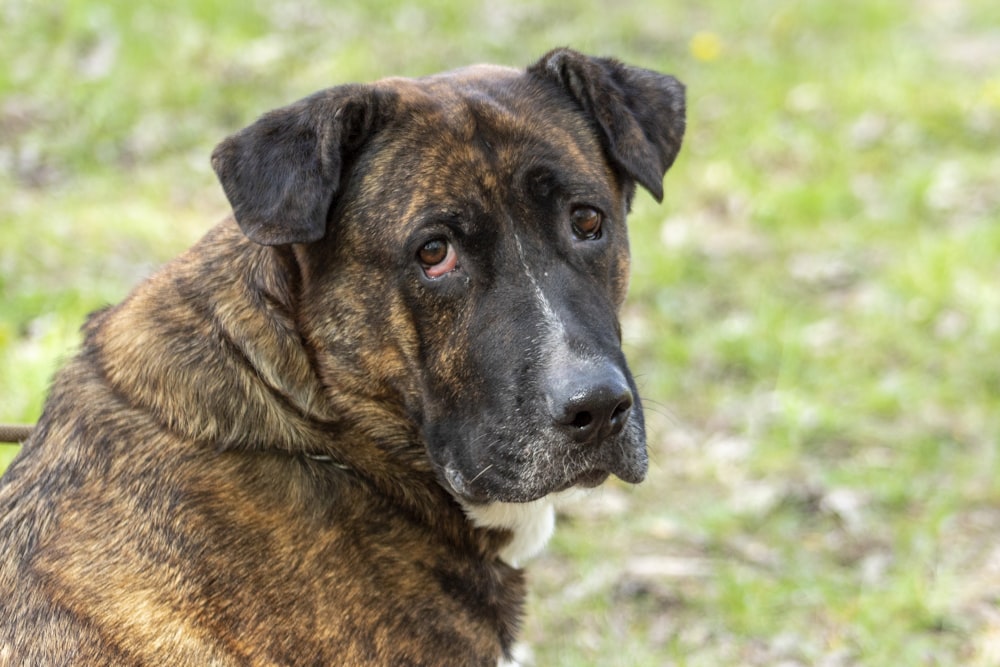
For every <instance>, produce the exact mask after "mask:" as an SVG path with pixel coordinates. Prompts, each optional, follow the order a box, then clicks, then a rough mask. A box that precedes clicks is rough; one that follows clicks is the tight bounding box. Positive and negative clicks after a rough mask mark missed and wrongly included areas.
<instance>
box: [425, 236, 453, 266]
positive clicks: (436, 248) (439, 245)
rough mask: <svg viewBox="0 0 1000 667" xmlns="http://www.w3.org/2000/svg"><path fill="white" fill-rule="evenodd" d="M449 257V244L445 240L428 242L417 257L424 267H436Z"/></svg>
mask: <svg viewBox="0 0 1000 667" xmlns="http://www.w3.org/2000/svg"><path fill="white" fill-rule="evenodd" d="M447 256H448V242H447V241H445V240H444V239H434V240H433V241H428V242H427V243H425V244H424V245H423V247H421V248H420V252H418V253H417V257H418V258H419V259H420V263H421V264H423V265H424V266H434V265H435V264H440V263H441V262H443V261H444V258H445V257H447Z"/></svg>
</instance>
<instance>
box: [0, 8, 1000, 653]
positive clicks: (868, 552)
mask: <svg viewBox="0 0 1000 667" xmlns="http://www.w3.org/2000/svg"><path fill="white" fill-rule="evenodd" d="M345 5H347V3H334V2H323V1H322V0H283V1H281V2H264V1H258V2H245V3H239V4H238V5H237V4H236V3H232V5H231V6H230V4H229V3H225V2H223V1H222V0H171V1H170V2H164V1H163V0H153V1H151V2H144V3H133V2H130V1H125V0H116V1H114V2H102V3H98V2H93V3H89V2H74V1H68V0H56V1H55V2H41V1H40V0H9V1H7V2H4V3H3V4H2V5H0V24H2V25H3V26H4V28H3V30H2V32H3V38H2V39H0V62H2V63H3V65H2V66H0V422H3V421H6V422H10V421H29V422H30V421H32V420H34V419H36V418H37V417H38V415H39V412H40V409H41V404H42V400H43V397H44V394H45V391H46V386H47V383H48V382H49V379H50V378H51V375H52V373H53V370H54V369H55V367H56V366H57V365H58V364H59V363H60V361H61V360H63V359H65V358H66V356H67V355H69V354H71V353H72V350H73V349H74V346H75V345H76V344H77V342H78V334H77V330H78V327H79V326H80V324H81V322H82V320H83V318H84V316H85V314H86V313H87V312H89V311H91V310H93V309H95V308H98V307H100V306H102V305H104V304H107V303H110V302H115V301H117V300H119V299H121V298H122V297H123V296H124V295H125V294H126V292H127V290H128V289H129V288H130V286H131V285H133V284H134V283H136V282H137V281H139V280H141V279H142V278H143V277H144V276H145V275H147V274H148V273H149V272H150V271H151V270H152V269H153V268H154V267H155V266H156V265H157V264H159V263H161V262H163V261H165V260H167V259H168V258H170V257H171V256H172V255H174V254H176V253H177V252H179V251H180V250H181V249H183V248H184V247H186V246H187V245H189V244H190V243H191V242H193V241H194V240H195V239H196V238H198V236H199V235H200V234H202V233H203V232H204V231H205V230H207V229H208V228H209V227H210V226H211V225H212V224H213V223H214V222H215V221H217V220H218V219H219V218H221V217H222V216H223V215H225V214H226V213H227V207H226V203H225V200H224V198H223V196H222V194H221V191H220V189H219V187H218V186H217V185H216V183H215V181H214V177H213V175H212V173H211V170H210V167H209V163H208V155H209V153H210V152H211V149H212V147H213V145H214V144H215V143H216V142H217V141H218V140H220V139H221V138H222V137H224V136H225V135H226V134H228V133H229V132H231V131H233V130H236V129H238V128H239V127H242V126H243V125H245V124H247V123H248V122H250V121H251V120H252V119H253V118H255V117H256V116H257V115H258V114H260V113H261V112H263V111H265V110H267V109H269V108H272V107H275V106H278V105H280V104H284V103H286V102H290V101H292V100H294V99H297V98H299V97H302V96H304V95H306V94H308V93H310V92H312V91H313V90H315V89H318V88H322V87H326V86H329V85H333V84H337V83H343V82H348V81H364V80H370V79H373V78H377V77H381V76H386V75H394V74H403V75H420V74H425V73H431V72H434V71H438V70H441V69H446V68H452V67H456V66H459V65H463V64H468V63H471V62H481V61H491V62H500V63H505V64H513V65H526V64H529V63H530V62H532V61H533V60H534V59H535V58H537V57H538V56H539V55H541V54H542V53H543V52H544V51H546V50H548V49H549V48H550V47H553V46H558V45H570V46H574V47H576V48H578V49H580V50H584V51H587V52H591V53H596V54H603V55H615V56H618V57H620V58H622V59H623V60H626V61H628V62H630V63H635V64H641V65H644V66H646V67H650V68H655V69H659V70H662V71H666V72H671V73H673V74H675V75H676V76H678V77H679V78H680V79H682V80H683V81H684V82H685V83H686V84H687V85H688V92H689V104H690V106H689V133H688V136H687V138H686V141H685V146H684V148H683V150H682V153H681V157H680V159H679V160H678V162H677V164H676V166H675V167H674V168H673V170H672V171H671V172H670V173H668V175H667V179H666V191H667V195H666V199H665V202H664V204H663V205H662V206H657V205H656V204H655V203H654V202H653V201H652V199H651V198H649V197H648V196H647V195H641V196H640V199H639V201H638V203H637V206H636V211H635V213H634V216H633V223H632V234H633V251H634V258H635V264H634V280H633V285H632V293H631V297H630V301H629V304H628V306H627V308H626V311H625V313H624V324H625V328H626V338H627V351H628V353H629V355H630V359H631V361H632V366H633V369H634V370H635V371H636V373H637V374H638V376H639V381H640V383H641V389H642V390H643V392H644V395H645V400H646V404H647V410H648V420H649V422H650V424H649V426H650V448H651V457H652V468H651V474H650V476H649V479H648V480H647V482H646V483H645V484H644V485H642V486H640V487H638V488H627V487H625V486H624V485H615V484H610V485H608V486H606V487H604V488H603V489H601V490H599V491H597V492H595V493H593V494H592V495H591V496H589V497H588V498H586V499H585V500H583V501H581V502H580V503H579V504H578V505H574V506H572V507H569V508H567V509H566V514H565V516H563V517H562V519H561V526H560V530H559V531H558V533H557V536H556V539H555V540H554V542H553V544H552V545H551V547H550V549H549V550H548V551H547V553H546V554H545V555H544V556H542V557H540V558H538V559H537V560H536V561H535V562H533V563H532V564H531V567H530V570H529V576H530V579H531V585H532V591H533V592H532V597H531V603H530V609H529V617H528V619H527V621H526V632H525V635H526V639H527V640H528V641H529V643H530V644H531V645H532V647H533V651H534V664H537V665H538V666H540V667H541V666H544V667H548V666H551V665H621V666H633V665H692V666H693V665H704V666H716V665H761V666H763V665H823V666H827V667H837V666H846V665H885V666H887V667H889V666H892V667H896V666H899V665H983V666H985V665H997V664H1000V602H998V601H1000V456H998V438H1000V435H998V434H1000V3H997V2H993V1H988V0H982V1H978V2H974V1H972V0H969V1H966V2H961V1H959V0H954V1H947V0H919V1H909V0H896V1H893V0H870V1H868V2H865V3H860V2H859V3H843V2H835V1H834V0H802V1H800V2H791V1H786V2H782V1H779V0H751V1H749V2H744V3H731V2H724V1H723V0H707V1H705V2H699V3H694V2H690V3H680V2H666V1H664V0H620V1H618V2H614V3H611V2H603V3H602V2H598V1H597V0H589V1H583V2H569V0H548V1H546V0H541V1H540V0H531V1H528V0H508V1H506V2H503V3H500V2H483V1H477V0H473V1H471V2H470V1H465V0H462V1H459V0H432V1H431V2H427V3H422V4H417V3H412V4H411V3H406V2H391V1H389V0H375V1H374V2H365V3H360V2H358V3H352V6H346V7H345ZM12 455H13V448H12V447H3V446H0V469H2V467H3V466H4V465H5V464H6V461H8V460H9V458H10V457H11V456H12Z"/></svg>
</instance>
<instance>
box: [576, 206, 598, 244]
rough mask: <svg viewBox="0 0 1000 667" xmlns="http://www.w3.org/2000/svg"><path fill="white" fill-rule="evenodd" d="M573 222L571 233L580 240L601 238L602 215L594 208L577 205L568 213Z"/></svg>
mask: <svg viewBox="0 0 1000 667" xmlns="http://www.w3.org/2000/svg"><path fill="white" fill-rule="evenodd" d="M570 220H571V222H572V223H573V234H574V235H575V236H576V238H578V239H580V240H581V241H593V240H595V239H599V238H601V223H602V222H603V221H604V216H603V215H602V214H601V212H600V211H598V210H597V209H596V208H592V207H590V206H577V207H576V208H574V209H573V211H572V212H571V213H570Z"/></svg>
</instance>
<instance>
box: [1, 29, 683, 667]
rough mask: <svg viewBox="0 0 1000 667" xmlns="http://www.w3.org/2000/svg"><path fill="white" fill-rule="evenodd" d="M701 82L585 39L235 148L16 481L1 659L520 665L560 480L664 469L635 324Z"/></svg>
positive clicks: (75, 371) (92, 326)
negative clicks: (635, 370)
mask: <svg viewBox="0 0 1000 667" xmlns="http://www.w3.org/2000/svg"><path fill="white" fill-rule="evenodd" d="M683 132H684V92H683V87H682V86H681V85H680V84H679V83H678V82H677V81H676V80H675V79H674V78H672V77H670V76H664V75H661V74H657V73H655V72H651V71H648V70H643V69H639V68H635V67H630V66H626V65H623V64H621V63H619V62H617V61H615V60H610V59H597V58H590V57H586V56H583V55H581V54H578V53H575V52H573V51H570V50H565V49H564V50H557V51H553V52H552V53H549V54H548V55H546V56H545V57H543V58H542V59H541V60H540V61H539V62H537V63H536V64H534V65H532V66H531V67H529V68H528V69H527V70H526V71H517V70H512V69H506V68H500V67H492V66H477V67H470V68H467V69H462V70H458V71H455V72H450V73H446V74H441V75H437V76H431V77H427V78H422V79H416V80H409V79H388V80H384V81H380V82H377V83H374V84H371V85H346V86H340V87H337V88H332V89H329V90H325V91H322V92H319V93H317V94H315V95H313V96H311V97H308V98H306V99H304V100H302V101H300V102H297V103H295V104H292V105H291V106H288V107H285V108H282V109H278V110H276V111H272V112H270V113H268V114H266V115H265V116H263V117H262V118H261V119H260V120H258V121H257V122H255V123H254V124H253V125H251V126H249V127H247V128H246V129H244V130H242V131H240V132H237V133H236V134H234V135H233V136H231V137H229V138H228V139H226V140H225V141H223V142H222V143H221V144H220V145H219V147H218V148H217V149H216V150H215V152H214V154H213V157H212V164H213V166H214V168H215V171H216V172H217V174H218V176H219V179H220V181H221V183H222V186H223V188H224V190H225V193H226V195H227V197H228V198H229V201H230V202H231V204H232V208H233V216H232V218H231V219H229V220H226V221H224V222H222V223H221V224H220V225H219V226H217V227H215V228H214V229H213V230H212V231H210V232H209V233H208V235H207V236H206V237H205V238H204V239H203V240H201V241H200V242H199V243H198V244H197V245H195V246H194V247H193V248H191V249H190V250H189V251H187V252H186V253H184V254H183V255H181V256H180V257H179V258H177V259H176V260H174V261H173V262H171V263H170V264H168V265H167V266H166V267H165V268H163V269H162V270H161V271H159V272H158V273H157V274H155V275H154V276H153V277H152V278H150V279H149V280H147V281H146V282H144V283H143V284H141V285H140V286H139V287H137V288H136V289H135V290H134V291H133V292H132V293H131V294H130V295H129V296H128V297H127V298H126V299H125V301H124V302H122V303H121V304H119V305H117V306H114V307H111V308H108V309H106V310H103V311H100V312H97V313H95V314H94V315H92V316H91V317H90V319H89V320H88V322H87V323H86V325H85V327H84V331H85V337H84V342H83V345H82V349H81V350H80V352H79V354H78V355H77V356H76V357H75V358H74V359H73V360H72V361H70V363H69V364H68V365H67V366H66V367H65V368H64V369H63V370H62V371H61V372H60V373H59V374H58V376H57V377H56V379H55V382H54V384H53V386H52V390H51V394H50V396H49V398H48V401H47V403H46V404H45V409H44V414H43V415H42V418H41V421H40V423H39V424H38V427H37V429H36V430H35V432H34V434H33V435H32V437H31V438H30V440H29V441H28V442H27V443H26V444H25V446H24V448H23V450H22V451H21V453H20V455H19V456H18V457H17V459H16V460H15V461H14V462H13V464H12V465H11V466H10V469H9V470H8V471H7V473H6V475H5V476H4V477H3V480H2V486H0V662H2V663H4V664H17V665H59V664H81V665H83V664H86V665H127V664H148V665H210V664H211V665H247V664H253V665H264V664H288V665H319V664H323V665H362V664H364V665H369V664H371V665H393V666H400V665H428V666H431V665H434V666H436V665H458V666H462V667H466V666H469V665H483V666H485V665H496V664H497V663H498V661H499V662H504V661H508V660H511V659H512V658H511V652H512V647H513V645H514V640H515V637H516V635H517V631H518V626H519V623H520V616H521V612H522V604H523V598H524V580H523V575H522V572H521V570H519V569H518V564H519V562H520V561H521V559H523V558H524V557H526V556H527V555H529V554H530V553H531V552H533V551H535V550H537V549H538V548H540V547H541V545H542V544H543V543H544V541H545V540H546V539H547V538H548V536H549V533H550V531H551V526H552V509H551V498H552V494H555V493H557V492H560V491H563V490H566V489H569V488H571V487H576V486H584V487H592V486H595V485H597V484H600V483H601V482H602V481H604V480H605V479H606V478H607V477H608V476H609V475H611V474H613V475H616V476H617V477H619V478H621V479H622V480H625V481H626V482H639V481H640V480H642V479H643V477H644V475H645V472H646V467H647V457H646V446H645V435H644V430H643V419H642V411H641V408H640V403H639V396H638V393H637V391H636V387H635V383H634V381H633V379H632V376H631V374H630V373H629V370H628V368H627V366H626V364H625V359H624V357H623V355H622V352H621V333H620V328H619V324H618V320H617V312H618V310H619V308H620V307H621V305H622V301H623V299H624V298H625V291H626V284H627V282H628V266H629V252H628V243H627V238H626V227H625V216H626V213H627V212H628V210H629V206H630V203H631V200H632V197H633V194H634V191H635V186H636V184H639V185H642V186H643V187H645V188H646V189H647V190H649V191H650V192H651V193H652V194H653V196H654V197H656V198H657V199H661V198H662V196H663V189H662V178H663V175H664V173H665V172H666V170H667V168H668V167H669V166H670V165H671V163H672V162H673V160H674V157H675V156H676V154H677V151H678V149H679V148H680V144H681V137H682V135H683Z"/></svg>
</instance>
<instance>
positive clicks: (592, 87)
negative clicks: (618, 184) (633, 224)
mask: <svg viewBox="0 0 1000 667" xmlns="http://www.w3.org/2000/svg"><path fill="white" fill-rule="evenodd" d="M528 71H529V72H530V73H534V74H537V75H540V76H542V77H544V78H547V79H549V80H551V81H555V82H556V83H557V84H559V86H561V87H562V88H563V89H564V90H565V91H566V92H567V93H569V95H570V97H572V98H573V99H574V100H575V101H576V103H577V104H579V105H580V107H581V109H582V110H583V111H584V113H586V114H587V115H588V116H590V117H591V119H592V120H593V121H594V123H595V124H596V126H597V129H598V130H599V131H600V134H601V139H602V141H603V144H604V148H605V150H606V151H607V153H608V157H609V158H610V159H611V160H612V162H613V163H614V164H616V165H617V166H618V167H619V168H620V169H621V170H622V171H623V172H624V173H625V174H626V175H627V176H629V177H631V178H632V179H633V180H635V181H636V182H638V183H639V184H640V185H642V186H643V187H644V188H646V189H647V190H649V192H650V194H652V195H653V196H654V197H655V198H656V200H657V201H662V200H663V175H664V174H665V173H666V172H667V169H668V168H669V167H670V165H672V164H673V162H674V158H676V157H677V151H679V150H680V148H681V139H682V138H683V137H684V86H683V84H681V83H680V82H679V81H677V79H675V78H674V77H672V76H667V75H665V74H659V73H657V72H653V71H650V70H646V69H640V68H638V67H630V66H628V65H624V64H622V63H620V62H618V61H617V60H612V59H610V58H591V57H589V56H585V55H583V54H581V53H577V52H576V51H573V50H571V49H556V50H555V51H551V52H549V53H548V54H546V55H545V56H543V57H542V59H541V60H539V61H538V62H537V63H535V64H534V65H532V66H531V67H529V68H528Z"/></svg>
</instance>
